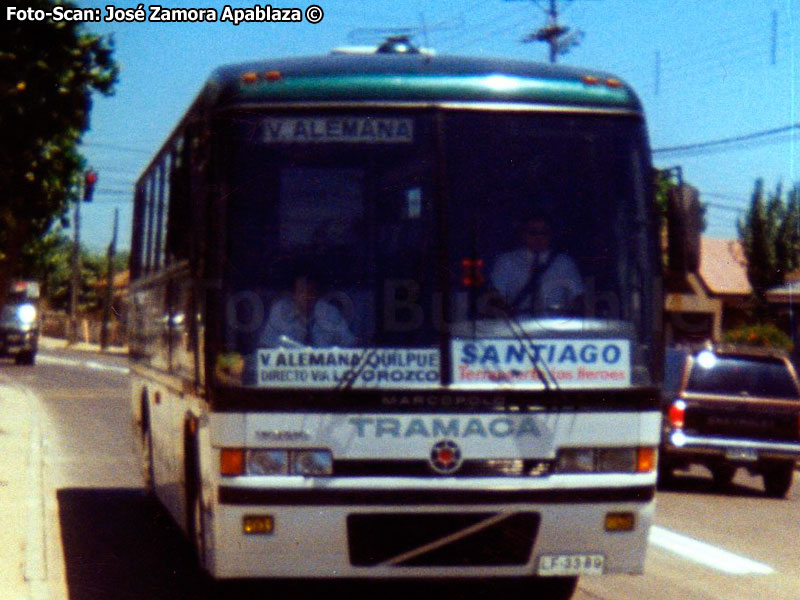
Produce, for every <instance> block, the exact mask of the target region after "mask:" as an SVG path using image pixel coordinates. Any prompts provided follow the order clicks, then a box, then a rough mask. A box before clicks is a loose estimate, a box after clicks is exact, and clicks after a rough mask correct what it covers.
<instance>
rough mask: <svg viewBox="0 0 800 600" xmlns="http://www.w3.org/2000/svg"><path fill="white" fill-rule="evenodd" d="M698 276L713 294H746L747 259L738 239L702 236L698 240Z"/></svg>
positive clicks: (748, 289) (747, 285) (747, 286)
mask: <svg viewBox="0 0 800 600" xmlns="http://www.w3.org/2000/svg"><path fill="white" fill-rule="evenodd" d="M700 252H701V254H700V272H699V275H700V278H701V279H702V280H703V283H704V284H705V285H706V287H707V288H708V290H709V291H710V292H711V293H712V294H715V295H734V296H746V295H748V294H750V291H751V288H750V282H749V281H748V280H747V259H746V258H745V256H744V251H743V249H742V244H741V242H739V240H730V239H727V240H725V239H714V238H707V237H703V238H701V240H700Z"/></svg>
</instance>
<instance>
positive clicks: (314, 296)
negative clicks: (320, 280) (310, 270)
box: [258, 275, 356, 348]
mask: <svg viewBox="0 0 800 600" xmlns="http://www.w3.org/2000/svg"><path fill="white" fill-rule="evenodd" d="M355 341H356V338H355V336H354V335H353V333H352V332H351V331H350V328H349V327H348V323H347V321H346V320H345V318H344V317H343V316H342V313H341V312H340V311H339V309H338V308H337V307H336V306H335V305H334V304H333V303H331V302H328V301H327V300H325V299H324V298H319V296H318V290H317V282H316V281H315V280H314V279H313V278H312V277H309V276H308V275H301V276H298V277H297V278H296V279H295V281H294V285H293V286H292V291H291V293H290V294H286V295H283V296H281V297H279V298H277V299H276V300H275V301H274V302H273V303H272V306H271V307H270V310H269V316H268V318H267V324H266V325H265V327H264V330H263V331H262V332H261V335H260V336H259V340H258V342H259V347H260V348H271V347H275V346H315V347H332V346H342V347H348V346H353V345H354V344H355Z"/></svg>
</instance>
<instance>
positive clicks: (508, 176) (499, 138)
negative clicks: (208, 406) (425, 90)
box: [216, 111, 656, 388]
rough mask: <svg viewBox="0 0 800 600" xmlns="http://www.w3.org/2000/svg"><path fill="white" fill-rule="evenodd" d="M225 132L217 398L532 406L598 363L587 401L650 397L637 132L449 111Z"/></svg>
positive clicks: (637, 127) (550, 117) (322, 118)
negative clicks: (500, 394) (433, 398)
mask: <svg viewBox="0 0 800 600" xmlns="http://www.w3.org/2000/svg"><path fill="white" fill-rule="evenodd" d="M233 123H234V124H233V126H232V127H231V128H230V130H231V131H232V134H231V136H230V139H231V144H230V145H231V147H232V152H231V153H230V156H229V159H230V163H229V172H230V173H231V175H230V183H229V187H230V194H229V196H228V198H229V200H228V209H227V218H228V225H227V227H226V229H227V231H229V232H231V233H230V235H229V236H228V239H227V242H226V247H227V253H226V261H225V265H226V267H225V268H226V273H225V282H226V283H225V286H226V287H225V293H226V302H225V306H226V310H225V314H224V315H223V318H224V320H225V322H224V326H223V329H224V335H225V344H226V348H225V351H224V352H222V353H220V356H218V357H217V369H216V373H217V377H218V380H220V381H222V382H223V383H227V384H236V385H247V386H258V387H287V386H288V387H318V388H324V387H327V388H333V387H335V386H337V385H354V386H357V387H389V388H391V387H398V388H408V387H416V388H435V387H440V386H442V385H454V386H461V387H473V386H478V387H480V386H487V385H488V386H495V385H514V386H518V387H519V386H521V387H533V388H540V387H541V386H545V387H548V384H547V381H548V380H549V381H550V382H551V383H553V384H555V385H557V386H562V385H566V386H569V385H570V384H571V383H575V380H576V378H577V377H578V371H577V370H576V369H577V368H578V367H580V366H584V367H589V366H592V365H594V366H598V365H599V363H602V362H603V357H605V359H607V360H605V363H608V364H605V367H608V368H605V367H604V369H601V371H602V372H603V373H605V375H597V378H595V379H591V378H590V380H588V381H586V382H585V384H586V385H590V384H591V385H597V384H600V385H602V386H604V387H620V386H621V387H625V386H628V385H631V384H645V383H649V374H648V373H647V369H646V368H644V367H643V366H642V365H643V364H644V363H643V355H644V349H646V348H647V346H648V345H649V337H648V336H650V335H652V332H651V331H650V328H648V327H646V326H645V325H644V324H645V323H647V322H648V320H647V319H648V318H651V317H649V316H648V311H650V310H652V307H653V306H654V304H655V302H656V300H655V299H654V298H653V297H651V294H653V293H655V292H654V291H653V290H652V289H651V287H652V286H651V285H650V283H651V281H652V278H653V276H654V272H653V269H654V265H655V260H654V252H653V249H652V248H650V247H649V245H648V240H649V239H650V236H649V231H648V228H649V227H650V223H651V221H650V219H651V215H649V214H648V212H647V210H646V209H645V206H646V204H647V198H646V184H645V180H646V177H647V176H648V173H646V171H645V165H646V159H647V157H646V143H645V140H644V134H643V129H642V126H641V124H640V123H639V122H638V121H636V120H633V119H624V118H609V117H608V116H588V115H557V114H542V113H481V112H473V111H453V112H444V113H439V114H434V113H430V112H426V113H413V112H409V113H384V112H381V113H379V114H364V113H354V114H349V113H348V114H339V113H334V114H316V113H315V114H311V115H308V116H299V117H298V116H297V114H296V113H295V114H293V115H292V116H291V117H283V116H281V115H280V114H265V113H256V114H249V115H245V116H240V117H238V118H237V119H236V120H235V121H233ZM612 342H613V344H612ZM609 344H612V346H613V347H611V346H609ZM443 348H444V349H445V350H444V352H443ZM509 356H512V358H513V360H512V362H514V361H516V362H515V364H513V365H512V364H511V363H508V362H507V361H508V357H509ZM504 361H506V362H505V363H504ZM562 363H567V364H562ZM610 365H613V367H614V368H611V366H610ZM512 367H513V368H512ZM562 367H563V368H562ZM567 367H568V368H567ZM570 369H571V371H570ZM542 370H544V371H546V372H547V373H546V374H543V373H542ZM568 371H569V372H568ZM587 372H588V371H587ZM599 372H600V371H598V373H599ZM515 373H516V374H515ZM520 373H522V374H525V373H527V376H525V375H520ZM576 385H577V384H576Z"/></svg>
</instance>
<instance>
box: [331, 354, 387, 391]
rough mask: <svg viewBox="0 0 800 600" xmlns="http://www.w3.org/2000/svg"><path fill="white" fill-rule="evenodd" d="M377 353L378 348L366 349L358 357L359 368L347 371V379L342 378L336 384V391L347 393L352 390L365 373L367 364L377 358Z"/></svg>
mask: <svg viewBox="0 0 800 600" xmlns="http://www.w3.org/2000/svg"><path fill="white" fill-rule="evenodd" d="M377 351H378V348H377V347H376V346H373V347H371V348H365V349H364V350H363V351H362V352H361V354H359V355H358V367H357V368H351V369H350V370H349V371H347V373H346V374H345V377H342V379H341V381H339V383H337V384H336V391H337V392H346V391H348V390H350V389H352V388H353V386H354V385H355V382H356V380H357V379H358V378H359V377H360V376H361V373H363V372H364V368H365V367H366V366H367V363H368V362H369V360H370V359H371V358H372V357H373V356H375V353H376V352H377Z"/></svg>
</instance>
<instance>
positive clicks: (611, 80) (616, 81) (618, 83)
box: [606, 77, 622, 88]
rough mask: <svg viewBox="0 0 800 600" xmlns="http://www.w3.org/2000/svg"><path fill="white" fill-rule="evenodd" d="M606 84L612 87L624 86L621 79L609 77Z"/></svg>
mask: <svg viewBox="0 0 800 600" xmlns="http://www.w3.org/2000/svg"><path fill="white" fill-rule="evenodd" d="M606 86H607V87H610V88H619V87H622V82H621V81H620V80H619V79H615V78H613V77H609V78H608V79H606Z"/></svg>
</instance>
